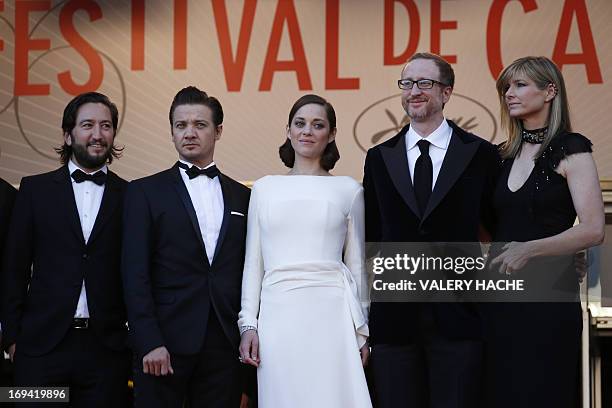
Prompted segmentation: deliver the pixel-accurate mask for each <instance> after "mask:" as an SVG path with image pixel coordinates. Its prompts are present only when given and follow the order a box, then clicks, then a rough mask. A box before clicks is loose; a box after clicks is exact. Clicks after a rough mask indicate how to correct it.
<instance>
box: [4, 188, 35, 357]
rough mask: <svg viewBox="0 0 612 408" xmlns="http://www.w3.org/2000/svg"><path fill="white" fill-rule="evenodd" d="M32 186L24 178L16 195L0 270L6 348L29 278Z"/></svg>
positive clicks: (18, 322) (17, 322) (15, 331)
mask: <svg viewBox="0 0 612 408" xmlns="http://www.w3.org/2000/svg"><path fill="white" fill-rule="evenodd" d="M32 187H33V186H32V185H31V180H30V179H28V178H24V179H23V180H22V182H21V187H20V189H19V192H18V193H17V197H16V200H15V205H14V209H13V212H12V216H11V221H10V224H9V228H8V236H7V240H6V247H5V250H4V257H3V258H4V259H3V268H2V271H3V273H2V289H3V293H2V337H3V339H2V340H3V346H4V347H5V348H6V347H8V346H10V345H11V344H13V343H15V342H16V340H17V336H18V334H19V331H20V328H21V317H22V314H23V308H24V304H25V300H26V295H27V290H28V285H29V283H30V278H31V276H32V257H33V252H32V247H33V242H34V219H33V209H32V199H33V197H32V194H33V191H32V190H33V188H32Z"/></svg>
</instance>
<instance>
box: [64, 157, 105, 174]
mask: <svg viewBox="0 0 612 408" xmlns="http://www.w3.org/2000/svg"><path fill="white" fill-rule="evenodd" d="M75 170H81V171H82V172H83V173H85V174H94V173H96V172H98V171H100V170H102V171H103V172H104V173H108V166H107V165H106V164H105V165H104V166H102V168H101V169H98V170H96V171H92V172H88V171H85V170H83V169H81V168H80V167H79V166H77V165H76V164H74V162H73V161H72V158H70V160H68V173H69V174H72V173H73V172H74V171H75Z"/></svg>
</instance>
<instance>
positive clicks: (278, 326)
mask: <svg viewBox="0 0 612 408" xmlns="http://www.w3.org/2000/svg"><path fill="white" fill-rule="evenodd" d="M335 136H336V115H335V112H334V109H333V107H332V106H331V104H329V103H328V102H327V101H326V100H325V99H323V98H321V97H319V96H317V95H305V96H303V97H302V98H300V99H298V101H297V102H296V103H295V104H294V105H293V108H292V109H291V112H290V113H289V122H288V124H287V141H286V143H285V144H284V145H283V146H281V148H280V155H281V159H282V160H283V162H284V163H285V165H287V166H288V167H290V168H291V170H290V171H289V173H288V174H287V175H276V176H266V177H263V178H261V179H259V180H257V181H256V182H255V184H254V185H253V190H252V193H251V201H250V204H249V216H248V227H247V242H246V258H245V265H244V276H243V281H242V310H241V311H240V315H239V320H238V326H239V328H240V332H241V337H242V339H241V343H240V359H241V361H243V362H244V363H246V364H251V365H254V366H256V367H257V382H258V395H259V406H260V407H261V408H284V407H292V408H296V407H304V408H312V407H317V408H326V407H329V408H343V407H350V408H362V407H364V408H368V407H371V406H372V404H371V402H370V396H369V393H368V388H367V385H366V380H365V375H364V371H363V365H365V363H366V361H367V358H368V355H369V352H368V346H367V344H366V341H367V336H368V326H367V307H368V303H367V283H366V277H365V269H364V204H363V189H362V187H361V186H360V185H359V184H358V183H357V182H356V181H355V180H353V179H352V178H350V177H331V175H330V174H329V170H330V169H332V168H333V167H334V164H335V162H336V161H337V160H338V158H339V157H340V156H339V154H338V149H337V148H336V144H335V141H334V139H335Z"/></svg>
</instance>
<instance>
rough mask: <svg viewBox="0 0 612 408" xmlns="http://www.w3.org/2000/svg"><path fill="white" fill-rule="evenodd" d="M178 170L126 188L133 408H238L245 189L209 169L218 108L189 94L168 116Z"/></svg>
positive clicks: (124, 267) (219, 116) (218, 128)
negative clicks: (176, 153) (186, 406)
mask: <svg viewBox="0 0 612 408" xmlns="http://www.w3.org/2000/svg"><path fill="white" fill-rule="evenodd" d="M169 119H170V126H171V134H172V141H173V142H174V147H175V148H176V151H177V152H178V156H179V161H178V162H177V163H176V164H175V165H174V166H173V167H171V168H170V169H168V170H165V171H162V172H161V173H158V174H155V175H153V176H150V177H145V178H143V179H140V180H136V181H133V182H132V183H130V185H129V187H128V192H127V196H126V203H125V213H124V239H123V261H122V262H123V263H122V273H123V279H124V286H125V289H126V303H127V307H128V317H129V325H130V338H131V341H132V344H133V346H134V350H135V352H136V353H137V356H138V358H137V359H136V361H137V366H136V368H135V373H134V376H135V377H134V386H135V403H136V406H137V407H147V408H152V407H182V406H183V403H184V402H185V401H188V402H189V406H191V407H209V406H210V407H213V406H214V407H237V406H238V405H239V403H240V395H241V384H240V382H241V377H240V364H239V361H238V343H239V340H240V336H239V332H238V326H237V321H238V311H239V309H240V288H241V282H242V268H243V264H244V245H245V238H246V215H247V210H248V202H249V189H248V188H246V187H245V186H243V185H242V184H240V183H238V182H236V181H234V180H232V179H231V178H229V177H227V176H226V175H224V174H222V173H220V172H219V170H218V169H217V167H216V166H215V163H214V161H213V154H214V149H215V143H216V142H217V141H218V140H219V139H220V138H221V133H222V130H223V125H222V123H223V110H222V108H221V104H220V103H219V101H218V100H217V99H216V98H214V97H211V96H208V95H207V94H206V93H205V92H203V91H201V90H199V89H197V88H195V87H192V86H190V87H187V88H184V89H182V90H181V91H179V92H178V93H177V94H176V96H175V98H174V101H173V102H172V105H171V107H170V115H169Z"/></svg>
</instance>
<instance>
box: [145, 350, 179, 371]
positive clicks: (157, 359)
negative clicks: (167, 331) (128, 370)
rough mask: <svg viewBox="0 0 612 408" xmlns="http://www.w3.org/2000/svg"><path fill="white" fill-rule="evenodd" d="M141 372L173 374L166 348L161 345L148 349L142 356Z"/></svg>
mask: <svg viewBox="0 0 612 408" xmlns="http://www.w3.org/2000/svg"><path fill="white" fill-rule="evenodd" d="M142 372H143V373H145V374H151V375H155V376H160V375H168V374H174V370H173V369H172V364H170V353H168V350H167V349H166V348H165V347H164V346H161V347H158V348H156V349H153V350H151V351H149V352H148V353H147V354H146V355H145V356H144V357H143V358H142Z"/></svg>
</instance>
